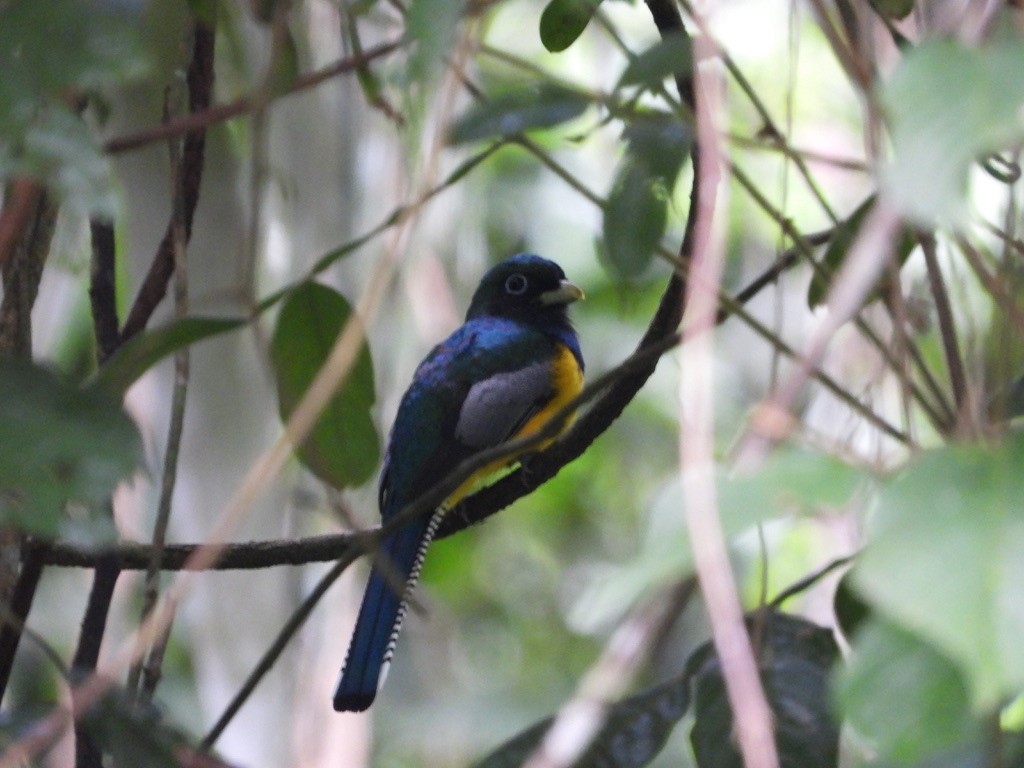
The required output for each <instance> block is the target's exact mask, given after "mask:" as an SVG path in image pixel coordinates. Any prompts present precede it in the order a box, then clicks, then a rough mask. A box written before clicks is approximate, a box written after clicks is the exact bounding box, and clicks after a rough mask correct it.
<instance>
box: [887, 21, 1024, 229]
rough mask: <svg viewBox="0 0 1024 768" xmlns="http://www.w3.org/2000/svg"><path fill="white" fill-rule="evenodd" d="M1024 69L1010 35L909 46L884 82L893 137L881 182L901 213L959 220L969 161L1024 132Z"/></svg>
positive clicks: (1023, 55)
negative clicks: (976, 44)
mask: <svg viewBox="0 0 1024 768" xmlns="http://www.w3.org/2000/svg"><path fill="white" fill-rule="evenodd" d="M1022 71H1024V46H1022V45H1021V44H1020V39H1019V37H1017V36H1015V35H1013V34H1008V35H1003V36H1001V37H997V38H996V39H995V40H994V41H993V42H991V43H989V44H988V45H986V46H985V47H981V48H968V47H966V46H964V45H963V44H962V43H960V42H957V41H956V40H953V39H949V38H942V39H930V40H926V41H925V42H923V43H921V44H920V45H918V46H916V47H914V48H913V49H911V50H910V51H909V52H908V53H907V55H906V56H905V57H904V58H903V60H902V61H901V63H900V65H899V67H898V68H897V69H896V71H895V72H894V73H893V75H892V77H891V78H890V80H889V82H888V83H887V84H886V85H885V86H884V87H883V88H882V100H883V103H884V105H885V109H886V112H887V115H888V122H889V126H890V133H891V136H892V144H893V161H892V164H891V165H890V166H889V167H888V168H887V169H886V170H885V173H884V181H885V184H886V187H887V190H888V192H889V194H890V195H891V196H892V198H893V199H894V200H895V201H896V203H897V204H898V205H899V206H900V208H901V210H902V212H903V213H904V215H906V216H907V217H908V218H910V219H912V220H914V221H917V222H920V223H922V224H923V225H925V226H932V225H933V224H934V223H935V221H936V220H939V221H943V220H948V221H951V222H953V223H959V222H962V221H963V220H964V218H965V216H966V215H967V206H966V192H967V186H968V172H969V170H970V167H971V165H972V163H974V162H975V160H976V159H977V158H978V157H980V156H981V155H983V154H985V153H987V152H990V151H994V150H998V149H1000V148H1002V147H1005V146H1007V145H1009V144H1012V143H1014V142H1017V141H1020V139H1021V137H1022V136H1024V123H1022V120H1021V108H1022V106H1024V78H1022V77H1021V76H1020V73H1021V72H1022Z"/></svg>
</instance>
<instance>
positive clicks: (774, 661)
mask: <svg viewBox="0 0 1024 768" xmlns="http://www.w3.org/2000/svg"><path fill="white" fill-rule="evenodd" d="M747 628H748V631H749V632H750V634H751V639H752V641H753V642H754V645H755V650H756V653H757V656H758V667H759V668H760V670H761V682H762V684H763V685H764V688H765V695H766V696H767V697H768V704H769V706H770V707H771V709H772V714H773V720H772V724H773V726H774V729H775V743H776V746H777V748H778V751H779V764H780V766H781V768H834V766H836V765H838V760H839V729H838V727H837V725H836V724H835V722H834V719H833V717H832V712H831V708H830V705H829V691H828V680H829V675H830V674H831V671H832V667H833V666H834V665H835V663H836V661H837V660H838V658H839V649H838V647H837V646H836V643H835V640H834V639H833V637H832V633H831V631H829V630H828V629H825V628H823V627H819V626H818V625H817V624H813V623H811V622H809V621H806V620H805V619H801V618H798V617H795V616H789V615H786V614H783V613H775V612H769V611H761V612H758V613H754V614H751V615H749V616H748V618H747ZM686 668H687V673H688V674H689V675H690V676H691V679H692V684H693V705H694V716H695V721H694V725H693V731H692V732H691V734H690V741H691V743H692V744H693V751H694V754H695V755H696V757H697V764H698V765H699V766H700V768H742V765H743V760H742V758H741V757H740V754H739V751H738V750H737V748H736V746H735V740H734V738H733V718H732V709H731V708H730V706H729V700H728V697H727V695H726V691H725V681H724V678H723V677H722V668H721V663H720V662H719V660H718V656H717V654H716V653H715V650H714V647H713V646H712V645H711V643H707V644H706V645H704V646H702V647H701V648H700V649H698V650H697V651H696V652H695V653H694V654H693V656H692V657H691V658H690V660H689V661H688V662H687V665H686Z"/></svg>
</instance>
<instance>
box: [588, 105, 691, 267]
mask: <svg viewBox="0 0 1024 768" xmlns="http://www.w3.org/2000/svg"><path fill="white" fill-rule="evenodd" d="M624 138H625V139H626V141H627V149H626V154H625V156H624V157H623V159H622V162H621V163H620V164H619V169H618V172H617V173H616V175H615V181H614V182H613V184H612V189H611V192H610V193H609V194H608V202H607V205H606V206H605V211H604V225H603V227H602V233H603V236H604V249H605V254H606V255H607V258H608V264H609V266H610V267H611V269H612V271H613V272H614V273H615V274H616V276H618V277H622V278H636V277H638V276H640V275H641V274H642V273H643V272H644V270H646V269H647V268H648V267H649V266H650V264H651V262H652V261H653V259H654V254H655V252H656V251H657V249H658V247H659V246H660V245H661V238H662V237H663V236H664V234H665V228H666V226H667V224H668V210H667V209H668V204H669V202H670V200H671V197H672V190H673V187H674V185H675V181H676V178H677V177H678V175H679V171H680V170H681V169H682V167H683V162H684V161H685V160H686V157H687V154H688V152H689V149H690V145H691V143H692V135H691V133H690V130H689V128H688V127H687V126H685V125H683V124H682V123H681V122H680V121H679V120H677V119H676V118H675V117H674V116H672V115H667V114H661V113H652V114H649V115H646V116H643V117H640V118H638V119H637V120H636V121H635V122H634V123H632V124H630V125H629V127H628V128H627V129H626V131H625V134H624Z"/></svg>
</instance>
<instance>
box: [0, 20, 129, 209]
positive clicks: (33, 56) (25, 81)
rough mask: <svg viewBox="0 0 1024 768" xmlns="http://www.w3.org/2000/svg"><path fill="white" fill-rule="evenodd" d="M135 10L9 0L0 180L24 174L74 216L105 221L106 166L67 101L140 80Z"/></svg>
mask: <svg viewBox="0 0 1024 768" xmlns="http://www.w3.org/2000/svg"><path fill="white" fill-rule="evenodd" d="M141 7H142V6H141V4H132V3H129V4H127V5H126V4H125V3H119V2H112V1H108V2H97V1H94V0H48V2H45V3H39V2H35V0H8V1H7V2H5V3H4V4H3V21H2V23H0V72H3V77H2V78H0V136H2V137H3V139H2V140H0V181H3V180H4V179H5V178H9V177H10V176H12V175H15V174H19V175H27V176H30V177H32V178H35V179H38V180H39V181H41V182H43V183H44V184H46V185H47V186H48V187H49V188H50V189H51V190H52V191H53V192H54V193H55V194H56V195H57V196H58V197H59V198H60V199H61V200H62V201H63V202H65V203H70V204H71V205H72V206H73V207H75V208H77V209H78V210H79V211H80V212H84V213H92V214H103V215H106V216H108V217H109V216H112V215H113V214H114V213H115V210H114V208H115V204H114V203H115V200H114V193H113V192H114V187H113V181H112V178H111V173H110V165H109V162H108V160H107V159H106V157H104V155H103V153H102V152H101V150H100V148H99V147H98V145H97V143H96V141H95V139H94V138H93V137H92V135H91V133H90V132H89V130H88V129H87V128H86V127H85V125H84V123H83V122H82V120H81V119H80V118H79V117H78V116H77V115H75V114H74V113H73V112H72V111H71V110H70V109H68V107H67V106H66V102H67V99H68V95H69V94H76V95H88V94H92V93H94V92H97V91H101V90H103V89H105V88H109V87H111V86H113V85H116V84H119V83H123V82H126V81H129V80H132V79H135V78H137V77H139V76H140V75H141V74H143V73H144V72H145V71H146V69H147V68H148V63H149V62H148V59H147V54H146V49H145V47H144V46H143V45H142V44H141V41H140V35H139V22H140V18H141Z"/></svg>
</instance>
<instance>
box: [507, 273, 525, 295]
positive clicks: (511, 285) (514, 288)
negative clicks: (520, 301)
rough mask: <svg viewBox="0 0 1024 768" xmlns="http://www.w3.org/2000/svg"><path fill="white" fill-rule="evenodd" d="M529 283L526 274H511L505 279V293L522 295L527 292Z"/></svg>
mask: <svg viewBox="0 0 1024 768" xmlns="http://www.w3.org/2000/svg"><path fill="white" fill-rule="evenodd" d="M527 285H529V283H528V281H527V280H526V277H525V276H524V275H521V274H519V273H518V272H516V273H515V274H514V275H509V276H508V278H507V279H506V280H505V293H508V294H510V295H512V296H522V295H523V294H524V293H526V288H527Z"/></svg>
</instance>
